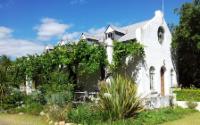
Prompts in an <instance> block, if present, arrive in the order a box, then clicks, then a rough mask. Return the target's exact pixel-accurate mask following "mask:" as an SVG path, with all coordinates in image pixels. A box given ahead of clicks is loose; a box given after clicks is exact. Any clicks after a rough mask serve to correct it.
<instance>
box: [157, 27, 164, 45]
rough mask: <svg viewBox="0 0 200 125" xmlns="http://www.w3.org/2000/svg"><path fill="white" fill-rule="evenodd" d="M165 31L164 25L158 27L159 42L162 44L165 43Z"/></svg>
mask: <svg viewBox="0 0 200 125" xmlns="http://www.w3.org/2000/svg"><path fill="white" fill-rule="evenodd" d="M164 33H165V30H164V28H163V27H162V26H160V27H159V28H158V34H157V35H158V42H159V43H160V44H162V43H163V41H164Z"/></svg>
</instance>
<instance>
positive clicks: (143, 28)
mask: <svg viewBox="0 0 200 125" xmlns="http://www.w3.org/2000/svg"><path fill="white" fill-rule="evenodd" d="M81 38H82V39H85V40H88V41H90V42H96V43H100V44H105V46H106V51H107V57H108V62H109V63H110V64H111V63H112V61H113V41H114V40H116V41H118V42H127V41H129V40H136V41H137V42H139V43H141V44H142V45H144V51H145V59H144V64H141V65H140V67H139V70H138V75H137V77H136V78H135V79H136V83H137V86H138V95H140V96H142V97H153V96H156V97H169V96H170V95H171V88H172V87H174V86H176V85H177V79H176V73H175V70H174V67H173V64H172V59H171V51H170V48H171V42H172V36H171V33H170V31H169V28H168V26H167V24H166V22H165V20H164V17H163V13H162V12H161V11H156V12H155V15H154V17H153V18H152V19H150V20H147V21H144V22H140V23H136V24H132V25H129V26H125V27H115V26H112V25H109V26H108V27H107V29H106V31H105V32H104V33H101V34H96V35H89V34H87V35H85V34H82V36H81ZM130 70H131V68H130ZM132 72H133V71H132ZM166 105H167V104H166Z"/></svg>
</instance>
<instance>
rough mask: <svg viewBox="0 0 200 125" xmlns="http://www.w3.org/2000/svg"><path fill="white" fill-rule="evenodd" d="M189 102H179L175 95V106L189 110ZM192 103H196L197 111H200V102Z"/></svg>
mask: <svg viewBox="0 0 200 125" xmlns="http://www.w3.org/2000/svg"><path fill="white" fill-rule="evenodd" d="M187 102H189V101H177V99H176V94H173V103H174V105H177V106H180V107H182V108H188V105H187ZM192 103H196V104H197V106H196V108H195V109H196V110H198V111H200V102H192Z"/></svg>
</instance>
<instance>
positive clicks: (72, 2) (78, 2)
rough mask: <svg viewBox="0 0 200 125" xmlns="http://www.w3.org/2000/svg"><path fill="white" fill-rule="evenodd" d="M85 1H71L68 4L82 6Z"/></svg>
mask: <svg viewBox="0 0 200 125" xmlns="http://www.w3.org/2000/svg"><path fill="white" fill-rule="evenodd" d="M86 2H87V1H86V0H71V1H70V4H71V5H75V4H82V3H86Z"/></svg>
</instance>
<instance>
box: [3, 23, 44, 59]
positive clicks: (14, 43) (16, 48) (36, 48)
mask: <svg viewBox="0 0 200 125" xmlns="http://www.w3.org/2000/svg"><path fill="white" fill-rule="evenodd" d="M12 32H13V30H12V29H10V28H7V27H0V55H7V56H10V57H12V58H15V57H20V56H25V55H27V54H35V53H41V52H42V51H43V50H44V46H43V45H40V44H37V43H35V42H33V41H29V40H23V39H16V38H13V37H12Z"/></svg>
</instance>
